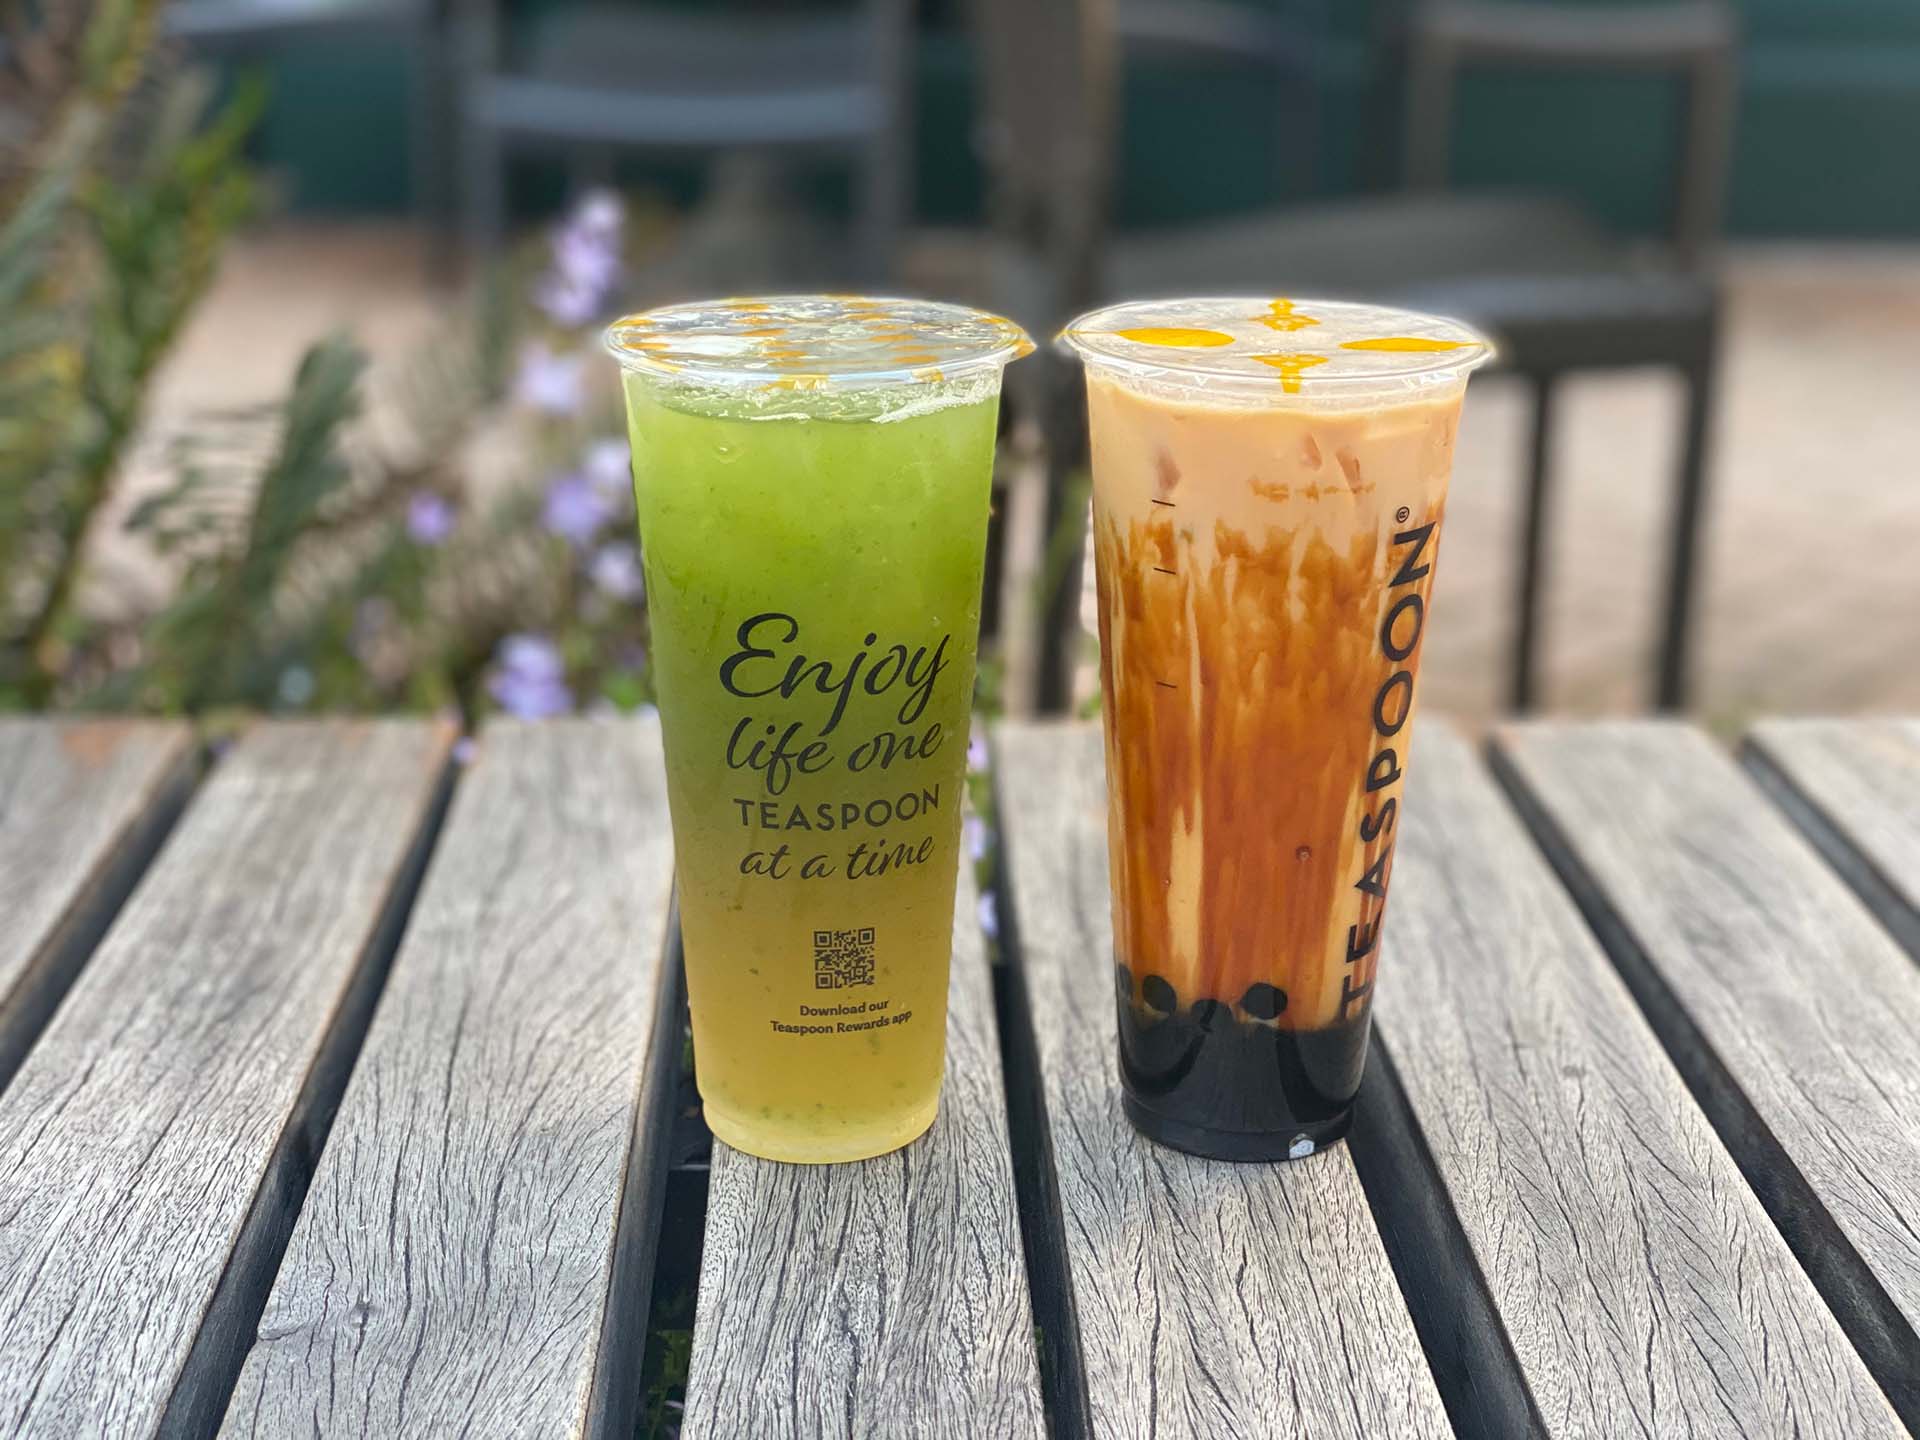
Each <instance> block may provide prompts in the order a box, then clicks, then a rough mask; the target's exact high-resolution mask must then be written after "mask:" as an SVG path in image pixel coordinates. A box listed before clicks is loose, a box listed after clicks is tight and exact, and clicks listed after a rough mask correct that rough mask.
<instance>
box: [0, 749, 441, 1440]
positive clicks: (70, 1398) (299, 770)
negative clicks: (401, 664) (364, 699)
mask: <svg viewBox="0 0 1920 1440" xmlns="http://www.w3.org/2000/svg"><path fill="white" fill-rule="evenodd" d="M449 740H450V736H449V735H448V734H446V733H445V732H443V731H440V730H437V729H430V728H429V727H427V726H424V725H421V724H417V723H382V724H376V723H357V724H344V723H326V724H293V725H285V726H281V725H274V726H264V727H261V728H260V729H258V730H256V731H254V732H253V733H252V734H250V735H249V736H247V737H246V738H245V739H244V740H242V741H241V743H240V744H239V745H238V747H236V749H235V750H234V751H233V753H232V754H231V755H229V756H228V757H227V759H226V760H225V761H224V762H223V763H222V764H221V765H220V767H219V768H218V769H217V770H216V772H215V773H214V775H213V777H212V778H211V779H210V780H209V782H208V783H207V785H206V787H205V788H204V790H203V791H202V793H201V795H200V797H199V800H198V803H196V804H195V805H194V807H193V809H192V810H191V812H190V813H189V814H188V816H187V817H186V819H185V820H184V821H183V822H182V824H181V825H180V826H179V828H178V829H177V830H176V831H175V833H174V835H173V837H172V839H171V840H170V841H169V843H168V845H167V847H166V849H165V851H164V852H163V853H162V854H161V855H160V857H159V858H158V859H157V860H156V862H155V863H154V866H153V868H152V870H151V871H150V872H149V873H148V876H147V879H146V881H145V882H144V883H143V884H142V885H141V887H140V889H139V890H138V892H137V893H136V894H135V895H134V896H133V897H132V899H131V900H130V901H129V902H128V904H127V906H126V908H125V909H124V910H123V911H122V912H121V915H120V918H119V919H118V921H116V923H115V924H114V927H113V929H112V930H111V931H110V932H109V933H108V935H107V937H106V940H105V941H104V942H103V943H102V945H101V947H100V949H99V951H98V953H97V954H96V955H95V957H94V959H93V961H92V963H90V964H89V965H88V966H87V968H86V970H85V971H84V972H83V973H82V975H81V977H80V979H79V981H78V982H77V983H76V984H75V985H74V987H73V990H72V991H71V992H70V993H69V995H68V997H67V1000H66V1003H65V1004H63V1005H62V1006H61V1008H60V1011H59V1013H58V1014H57V1015H56V1016H55V1017H54V1020H53V1023H52V1024H51V1025H50V1026H49V1027H48V1029H47V1031H46V1034H45V1035H44V1036H43V1037H42V1038H41V1041H40V1043H39V1044H38V1045H37V1046H35V1047H34V1049H33V1051H32V1053H31V1054H30V1055H29V1056H28V1057H27V1061H26V1063H25V1064H24V1065H23V1066H22V1067H21V1069H20V1072H19V1074H18V1075H17V1076H16V1077H15V1079H14V1083H13V1085H12V1086H11V1087H10V1088H9V1089H8V1091H7V1092H6V1094H5V1095H4V1096H0V1430H5V1431H6V1432H7V1433H8V1434H26V1435H49V1436H63V1437H65V1436H75V1435H113V1436H142V1435H154V1434H181V1433H204V1431H205V1429H206V1428H207V1427H209V1426H210V1425H211V1423H212V1421H213V1418H214V1417H215V1416H216V1415H217V1413H218V1411H217V1409H210V1408H209V1407H210V1406H212V1405H213V1404H214V1403H215V1402H217V1401H223V1400H224V1399H225V1386H226V1383H228V1382H230V1380H231V1369H230V1368H229V1367H230V1366H233V1365H237V1350H236V1349H235V1348H234V1347H235V1345H236V1342H237V1337H236V1336H235V1335H234V1334H233V1331H234V1330H235V1329H236V1328H237V1327H239V1326H240V1325H243V1324H244V1323H245V1320H246V1319H247V1318H248V1317H247V1314H246V1311H247V1308H248V1306H249V1305H250V1304H253V1303H257V1293H256V1294H252V1295H250V1294H249V1287H251V1286H256V1285H257V1287H258V1293H264V1289H265V1284H266V1279H267V1278H268V1276H270V1274H271V1269H272V1266H273V1264H274V1263H275V1261H276V1260H277V1258H278V1255H279V1246H280V1242H281V1241H283V1240H284V1238H285V1235H286V1226H287V1225H289V1224H290V1223H291V1220H292V1216H291V1213H290V1211H291V1209H292V1207H293V1206H294V1205H297V1203H298V1198H299V1195H300V1194H301V1192H302V1191H303V1190H304V1188H305V1182H306V1178H307V1175H308V1174H309V1173H310V1168H311V1164H312V1156H313V1154H314V1153H315V1152H316V1151H317V1150H318V1148H319V1146H320V1143H321V1142H322V1140H323V1139H324V1136H325V1129H326V1122H327V1120H328V1118H329V1115H330V1106H331V1105H332V1103H333V1102H334V1101H335V1100H337V1098H338V1095H339V1089H338V1086H339V1084H340V1083H341V1082H342V1081H343V1080H344V1074H345V1068H346V1063H347V1061H348V1059H350V1056H351V1051H352V1047H353V1045H354V1044H355V1043H357V1040H358V1031H357V1028H356V1025H357V1024H359V1023H364V1014H365V1007H366V1005H367V1004H369V1003H370V1000H371V991H370V989H369V988H368V986H367V975H368V973H369V972H370V971H372V970H373V969H374V968H375V967H376V966H377V965H378V961H379V954H378V952H379V951H380V950H381V948H382V947H383V945H384V944H385V943H386V941H385V935H386V934H387V933H388V932H390V931H391V929H392V928H393V919H392V917H393V910H392V906H393V903H394V898H395V895H396V893H397V892H398V891H399V890H401V889H402V888H404V885H405V881H406V876H407V870H408V866H409V864H410V862H411V861H412V860H413V858H414V856H415V854H416V853H417V850H418V845H417V843H416V842H417V838H418V836H419V834H420V833H421V831H422V828H423V825H425V824H426V822H428V821H429V819H430V817H431V814H432V807H433V804H434V801H435V798H436V795H437V793H438V791H439V789H440V786H441V782H442V777H443V773H444V757H445V755H446V752H447V747H448V743H449ZM263 1269H264V1271H265V1274H262V1273H260V1272H261V1271H262V1270H263Z"/></svg>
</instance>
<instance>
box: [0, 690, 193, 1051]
mask: <svg viewBox="0 0 1920 1440" xmlns="http://www.w3.org/2000/svg"><path fill="white" fill-rule="evenodd" d="M197 759H198V755H197V751H196V748H195V746H194V740H193V731H192V729H191V728H190V727H188V726H187V725H184V724H179V723H162V722H157V721H155V722H140V721H126V720H26V719H16V718H0V1086H4V1085H5V1084H6V1083H7V1080H8V1079H9V1078H10V1077H11V1076H12V1075H13V1072H14V1071H15V1070H17V1069H19V1067H20V1061H21V1060H22V1059H23V1058H24V1057H25V1055H26V1053H27V1050H28V1048H29V1047H30V1046H31V1045H32V1044H33V1042H34V1039H35V1037H37V1036H38V1035H39V1033H40V1030H41V1028H42V1027H43V1026H44V1025H45V1024H46V1021H47V1017H48V1016H49V1015H51V1014H52V1013H53V1010H54V1007H55V1006H56V1005H58V1004H59V1003H60V997H61V996H63V995H64V994H66V992H67V987H68V986H69V985H71V984H72V983H73V977H74V976H75V975H76V974H78V973H79V970H80V967H81V965H82V964H84V963H85V962H86V958H87V955H88V953H89V952H90V951H91V950H92V949H93V947H94V945H95V944H96V943H98V941H99V939H100V936H101V934H102V933H103V932H104V931H105V930H106V927H107V925H108V923H109V922H110V921H111V920H112V919H113V916H114V913H115V911H117V910H118V909H119V907H120V905H121V903H122V902H123V901H124V900H125V899H126V897H127V893H128V891H130V890H131V889H132V888H133V886H134V884H135V882H136V881H138V879H139V877H140V872H141V871H142V870H144V869H145V868H146V865H147V862H148V861H149V860H151V859H152V858H153V852H154V851H155V849H157V848H158V846H159V844H160V842H161V840H162V839H164V838H165V836H166V833H167V830H168V828H169V827H170V826H171V825H172V824H173V822H174V820H175V819H176V818H177V817H178V815H179V813H180V808H181V807H182V806H183V805H184V804H185V803H186V799H187V795H188V793H189V791H190V790H191V789H192V786H193V776H194V772H195V770H196V768H197Z"/></svg>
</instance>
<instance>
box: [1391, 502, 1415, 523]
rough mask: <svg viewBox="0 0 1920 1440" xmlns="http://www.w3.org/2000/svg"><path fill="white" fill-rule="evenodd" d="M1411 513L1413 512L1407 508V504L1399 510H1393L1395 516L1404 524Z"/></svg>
mask: <svg viewBox="0 0 1920 1440" xmlns="http://www.w3.org/2000/svg"><path fill="white" fill-rule="evenodd" d="M1411 514H1413V512H1412V511H1411V510H1409V509H1407V507H1406V506H1404V505H1402V506H1401V507H1400V508H1399V509H1398V510H1396V511H1394V512H1393V518H1394V519H1396V520H1398V521H1399V522H1400V523H1401V524H1402V525H1404V524H1406V523H1407V517H1408V516H1410V515H1411Z"/></svg>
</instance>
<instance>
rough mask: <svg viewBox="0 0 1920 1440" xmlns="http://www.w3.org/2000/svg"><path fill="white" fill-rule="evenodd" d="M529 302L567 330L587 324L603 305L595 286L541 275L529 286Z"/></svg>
mask: <svg viewBox="0 0 1920 1440" xmlns="http://www.w3.org/2000/svg"><path fill="white" fill-rule="evenodd" d="M533 303H534V304H536V305H538V306H539V307H540V308H541V310H543V311H545V312H546V316H547V318H548V319H549V320H551V321H553V323H554V324H556V325H561V326H564V327H566V328H567V329H569V330H578V329H579V328H580V327H581V326H583V325H590V324H592V323H593V319H594V317H595V316H597V315H598V314H599V313H600V310H601V307H602V306H603V305H604V304H605V303H606V296H605V294H604V293H603V292H602V290H601V289H600V288H599V287H598V286H593V285H583V284H581V283H580V282H579V281H577V280H573V279H570V278H568V277H567V276H565V275H561V274H558V273H553V274H547V275H542V276H541V277H540V278H539V279H538V280H536V281H535V282H534V285H533Z"/></svg>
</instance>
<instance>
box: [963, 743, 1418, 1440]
mask: <svg viewBox="0 0 1920 1440" xmlns="http://www.w3.org/2000/svg"><path fill="white" fill-rule="evenodd" d="M996 763H997V767H998V768H997V783H998V792H999V796H1000V806H1001V825H1002V829H1003V833H1004V839H1005V844H1006V852H1005V864H1006V866H1007V867H1008V870H1009V873H1010V875H1011V898H1012V901H1013V906H1012V909H1013V914H1012V917H1011V918H1012V919H1013V920H1014V921H1015V922H1016V924H1017V930H1018V937H1017V945H1018V958H1019V964H1020V967H1021V974H1022V978H1023V980H1024V986H1025V993H1026V1002H1027V1007H1028V1008H1029V1009H1030V1012H1031V1014H1032V1017H1033V1023H1034V1030H1035V1034H1034V1039H1035V1042H1036V1046H1035V1049H1036V1052H1037V1061H1038V1065H1039V1081H1040V1089H1041V1092H1042V1097H1043V1099H1044V1107H1045V1117H1044V1139H1045V1141H1046V1142H1047V1144H1048V1146H1049V1147H1050V1150H1051V1161H1052V1172H1053V1173H1052V1177H1051V1178H1052V1180H1053V1182H1054V1186H1055V1187H1056V1188H1055V1194H1056V1195H1057V1202H1058V1205H1059V1207H1060V1221H1061V1227H1060V1228H1061V1230H1062V1231H1063V1236H1061V1237H1057V1238H1056V1243H1060V1244H1063V1245H1064V1250H1065V1255H1066V1262H1067V1265H1066V1270H1067V1274H1066V1285H1067V1288H1068V1290H1069V1292H1070V1293H1069V1294H1068V1295H1067V1296H1065V1297H1063V1298H1064V1300H1065V1302H1066V1303H1065V1307H1064V1310H1063V1319H1064V1323H1066V1324H1068V1325H1070V1326H1071V1327H1073V1329H1074V1330H1075V1331H1076V1333H1077V1339H1078V1346H1079V1357H1080V1362H1081V1364H1082V1366H1083V1367H1084V1374H1083V1375H1082V1376H1080V1377H1077V1378H1075V1379H1074V1380H1073V1381H1072V1382H1071V1383H1070V1384H1069V1385H1068V1387H1067V1388H1068V1390H1069V1394H1068V1395H1067V1396H1066V1397H1065V1399H1066V1405H1065V1408H1066V1409H1067V1411H1068V1412H1069V1414H1068V1421H1067V1424H1066V1426H1065V1427H1063V1428H1064V1433H1068V1434H1072V1433H1077V1432H1085V1433H1091V1434H1093V1435H1097V1436H1101V1437H1108V1436H1111V1437H1116V1440H1134V1437H1138V1436H1143V1435H1155V1436H1159V1437H1169V1440H1171V1437H1184V1436H1194V1437H1215V1436H1221V1435H1233V1436H1235V1437H1256V1436H1296V1435H1313V1436H1355V1437H1359V1436H1369V1437H1371V1436H1378V1435H1395V1436H1435V1437H1438V1436H1446V1435H1451V1434H1452V1433H1453V1432H1452V1430H1451V1428H1450V1427H1449V1425H1448V1422H1447V1418H1446V1414H1445V1411H1444V1410H1443V1409H1442V1406H1441V1403H1440V1398H1439V1395H1438V1393H1437V1391H1436V1390H1435V1388H1434V1383H1433V1378H1432V1376H1431V1374H1430V1373H1429V1371H1428V1368H1427V1364H1426V1361H1425V1358H1424V1356H1423V1353H1422V1350H1421V1346H1420V1342H1419V1339H1418V1338H1417V1337H1416V1335H1415V1333H1414V1329H1413V1323H1412V1321H1411V1320H1410V1319H1409V1317H1408V1314H1407V1309H1406V1305H1405V1303H1404V1301H1403V1300H1402V1298H1401V1295H1400V1291H1399V1288H1398V1287H1397V1285H1396V1284H1395V1281H1394V1277H1393V1272H1392V1270H1391V1268H1390V1266H1389V1265H1388V1262H1387V1257H1386V1254H1385V1252H1384V1250H1383V1249H1382V1246H1381V1242H1380V1236H1379V1233H1378V1231H1377V1230H1376V1229H1375V1228H1374V1221H1373V1214H1372V1211H1371V1210H1370V1209H1369V1208H1368V1205H1367V1198H1366V1196H1365V1194H1363V1193H1362V1191H1361V1188H1360V1184H1359V1181H1358V1179H1357V1178H1356V1176H1355V1174H1354V1169H1353V1162H1352V1160H1351V1158H1350V1157H1349V1155H1348V1154H1347V1152H1346V1150H1345V1149H1344V1148H1338V1147H1336V1148H1334V1149H1330V1150H1327V1151H1325V1152H1323V1153H1321V1154H1319V1155H1315V1156H1313V1157H1311V1158H1310V1159H1307V1160H1300V1161H1293V1162H1289V1163H1287V1164H1284V1165H1233V1164H1228V1163H1225V1162H1220V1161H1209V1160H1201V1159H1197V1158H1195V1157H1193V1156H1189V1155H1184V1154H1181V1153H1179V1152H1177V1151H1174V1150H1169V1149H1164V1148H1162V1147H1159V1146H1156V1145H1154V1144H1152V1143H1151V1142H1150V1141H1148V1140H1146V1139H1144V1138H1143V1137H1141V1136H1140V1135H1138V1134H1136V1133H1135V1132H1134V1130H1133V1128H1132V1127H1131V1126H1130V1125H1128V1123H1127V1121H1126V1119H1125V1117H1124V1116H1123V1115H1122V1114H1121V1110H1120V1091H1119V1080H1118V1075H1117V1071H1116V1059H1115V1039H1114V1012H1113V1004H1114V1002H1113V958H1112V943H1111V942H1112V923H1111V915H1110V910H1109V890H1108V879H1107V845H1106V834H1107V832H1106V804H1105V777H1104V773H1103V770H1104V767H1103V761H1102V757H1101V750H1100V738H1099V732H1098V730H1097V729H1096V728H1095V727H1092V726H1082V725H1075V726H1018V727H1014V726H1009V727H1007V728H1005V729H1004V730H1002V731H1001V732H1000V733H999V736H998V758H997V762H996ZM1046 1313H1047V1312H1046V1307H1044V1306H1043V1307H1042V1315H1043V1318H1042V1323H1043V1325H1044V1324H1046V1323H1047V1321H1046V1318H1045V1316H1046ZM1082 1406H1084V1413H1075V1412H1077V1411H1078V1410H1079V1408H1080V1407H1082Z"/></svg>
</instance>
